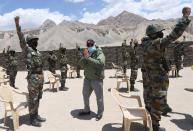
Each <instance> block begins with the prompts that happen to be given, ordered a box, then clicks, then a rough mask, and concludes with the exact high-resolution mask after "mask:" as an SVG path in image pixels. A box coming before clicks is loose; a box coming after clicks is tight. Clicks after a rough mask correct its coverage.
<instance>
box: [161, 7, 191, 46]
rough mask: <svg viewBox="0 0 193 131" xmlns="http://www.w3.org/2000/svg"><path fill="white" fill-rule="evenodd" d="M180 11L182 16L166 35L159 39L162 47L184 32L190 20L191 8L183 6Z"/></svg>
mask: <svg viewBox="0 0 193 131" xmlns="http://www.w3.org/2000/svg"><path fill="white" fill-rule="evenodd" d="M182 13H183V17H182V18H181V19H180V20H179V21H178V23H177V24H176V25H175V27H174V29H173V31H172V32H171V33H170V34H169V35H168V36H166V37H165V38H163V39H161V45H162V46H163V47H166V46H168V44H169V43H172V42H173V41H175V40H177V39H178V38H179V37H180V36H181V35H182V34H183V33H184V31H185V30H186V28H187V27H188V25H189V24H190V22H191V20H190V19H189V16H190V13H191V8H189V7H184V8H183V10H182Z"/></svg>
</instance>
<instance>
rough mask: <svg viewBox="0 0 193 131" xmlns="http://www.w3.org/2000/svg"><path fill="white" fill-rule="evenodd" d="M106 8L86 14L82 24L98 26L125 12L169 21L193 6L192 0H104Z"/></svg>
mask: <svg viewBox="0 0 193 131" xmlns="http://www.w3.org/2000/svg"><path fill="white" fill-rule="evenodd" d="M103 1H104V2H106V6H105V7H104V8H103V9H101V10H99V11H98V12H88V11H87V12H85V13H84V14H83V17H82V18H81V19H80V21H82V22H86V23H94V24H96V23H97V22H99V21H100V20H102V19H105V18H107V17H109V16H116V15H118V14H119V13H121V12H122V11H123V10H126V11H128V12H131V13H135V14H138V15H141V16H143V17H145V18H147V19H158V18H160V19H168V18H177V17H181V10H182V8H183V7H184V6H189V7H192V6H193V1H192V0H140V1H135V0H103Z"/></svg>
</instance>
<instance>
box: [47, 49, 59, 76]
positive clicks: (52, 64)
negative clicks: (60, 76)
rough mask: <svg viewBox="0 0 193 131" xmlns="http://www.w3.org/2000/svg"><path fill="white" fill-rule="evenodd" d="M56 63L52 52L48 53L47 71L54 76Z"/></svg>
mask: <svg viewBox="0 0 193 131" xmlns="http://www.w3.org/2000/svg"><path fill="white" fill-rule="evenodd" d="M56 61H57V57H56V55H55V54H54V52H53V51H50V52H49V56H48V66H49V67H48V68H49V71H50V72H52V73H53V74H56Z"/></svg>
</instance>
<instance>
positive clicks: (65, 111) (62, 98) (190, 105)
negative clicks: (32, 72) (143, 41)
mask: <svg viewBox="0 0 193 131" xmlns="http://www.w3.org/2000/svg"><path fill="white" fill-rule="evenodd" d="M57 72H58V73H59V71H57ZM114 73H115V71H114V70H106V71H105V79H104V104H105V112H104V116H103V118H102V120H100V121H95V115H96V114H95V113H96V111H97V108H96V97H95V95H94V93H93V94H92V96H91V98H90V106H91V110H92V113H91V115H90V116H86V117H79V116H78V112H79V110H80V109H82V108H83V98H82V84H83V78H75V79H70V78H69V79H67V83H66V86H67V87H68V88H69V90H68V91H59V92H50V91H48V90H47V89H48V88H49V84H44V90H45V91H44V94H43V99H42V100H41V103H40V108H39V112H40V114H41V116H43V117H45V118H46V119H47V121H46V122H44V123H42V127H40V128H38V127H33V126H30V125H29V116H28V109H25V110H23V111H22V112H21V113H20V131H123V129H122V127H121V123H122V114H121V111H120V109H119V107H118V106H117V104H116V103H115V101H114V99H113V98H112V96H111V94H110V92H109V91H108V89H109V88H114V87H116V79H115V78H113V77H112V76H114ZM127 73H128V74H130V70H128V71H127ZM44 74H45V82H47V81H48V80H47V75H46V73H44ZM81 74H82V75H83V72H81ZM26 75H27V72H18V74H17V78H16V86H17V87H18V88H19V90H21V91H26V92H27V81H26V79H25V78H26ZM181 75H182V77H179V78H170V87H169V91H168V103H169V105H170V106H171V107H172V109H173V112H172V113H170V114H168V116H167V117H162V121H161V126H163V127H165V128H166V130H167V131H193V117H192V115H193V92H188V91H185V90H184V88H193V70H191V69H190V67H187V68H184V69H183V70H182V71H181ZM141 79H142V78H141V71H140V70H138V78H137V82H136V86H135V87H136V88H137V89H138V90H139V91H138V92H134V94H138V95H140V96H141V99H142V101H143V97H142V92H143V88H142V83H141ZM121 87H122V88H123V89H124V88H126V85H125V84H121ZM125 94H127V93H125ZM22 100H24V97H18V98H17V101H22ZM3 106H4V105H3V104H2V103H0V131H8V130H12V128H13V126H12V118H11V117H8V118H7V123H8V124H7V125H6V126H4V124H3V118H4V107H3ZM9 115H11V113H10V114H9ZM131 131H145V129H144V127H143V125H142V122H135V123H133V124H132V127H131Z"/></svg>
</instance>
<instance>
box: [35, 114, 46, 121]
mask: <svg viewBox="0 0 193 131" xmlns="http://www.w3.org/2000/svg"><path fill="white" fill-rule="evenodd" d="M36 120H37V121H39V122H45V121H46V118H42V117H41V116H40V115H38V112H37V113H36Z"/></svg>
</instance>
